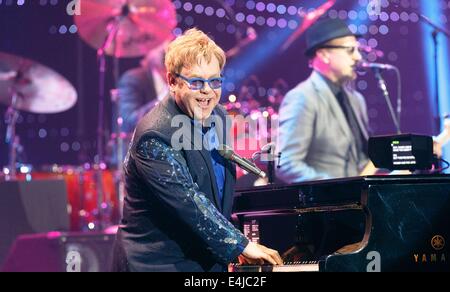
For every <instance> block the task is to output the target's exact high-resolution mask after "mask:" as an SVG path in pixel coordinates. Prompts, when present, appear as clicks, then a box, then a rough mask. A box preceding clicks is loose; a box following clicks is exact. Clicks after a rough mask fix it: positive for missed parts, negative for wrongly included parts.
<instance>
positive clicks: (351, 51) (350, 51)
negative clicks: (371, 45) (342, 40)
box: [320, 45, 360, 55]
mask: <svg viewBox="0 0 450 292" xmlns="http://www.w3.org/2000/svg"><path fill="white" fill-rule="evenodd" d="M320 48H321V49H345V50H347V53H348V54H349V55H353V54H354V53H355V52H356V51H357V50H358V51H359V50H360V47H359V46H333V45H324V46H321V47H320Z"/></svg>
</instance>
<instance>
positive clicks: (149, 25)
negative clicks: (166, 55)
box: [74, 0, 177, 58]
mask: <svg viewBox="0 0 450 292" xmlns="http://www.w3.org/2000/svg"><path fill="white" fill-rule="evenodd" d="M80 3H81V10H80V15H75V16H74V17H75V24H76V25H77V27H78V32H79V34H80V36H81V38H82V39H83V40H84V41H86V42H87V43H88V44H89V45H90V46H91V47H93V48H95V49H100V48H103V47H104V46H105V44H106V43H107V41H106V40H107V39H108V38H109V39H110V43H109V44H107V45H106V46H105V53H106V54H107V55H109V56H115V57H118V58H122V57H140V56H143V55H145V54H147V53H148V51H150V50H152V49H154V48H156V47H158V46H159V45H161V44H162V43H163V42H164V41H167V40H171V39H172V38H173V34H172V31H173V29H174V28H175V27H176V25H177V20H176V12H175V6H174V5H173V3H172V2H171V1H170V0H82V1H81V2H80ZM109 32H110V34H109ZM114 37H115V38H114Z"/></svg>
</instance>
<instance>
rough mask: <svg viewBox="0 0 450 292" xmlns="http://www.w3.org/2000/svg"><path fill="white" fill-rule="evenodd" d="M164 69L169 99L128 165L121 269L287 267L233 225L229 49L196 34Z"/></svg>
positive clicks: (146, 126) (146, 123) (148, 122)
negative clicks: (225, 147)
mask: <svg viewBox="0 0 450 292" xmlns="http://www.w3.org/2000/svg"><path fill="white" fill-rule="evenodd" d="M165 65H166V69H167V72H168V73H167V83H168V85H169V89H170V94H169V96H168V97H167V98H166V99H164V100H163V101H162V102H161V103H160V104H159V105H158V106H156V107H155V108H154V109H153V110H152V111H151V112H150V113H148V114H147V115H146V116H145V117H144V118H143V119H142V120H141V121H140V122H139V124H138V126H137V128H136V130H135V133H134V137H133V140H132V144H131V148H130V150H129V152H128V154H127V158H126V160H125V173H126V188H127V193H128V195H127V197H126V199H125V205H124V214H123V219H122V222H121V226H120V228H119V231H118V234H117V240H116V245H115V252H114V270H115V271H186V272H193V271H200V272H201V271H223V270H224V269H225V267H226V265H227V264H228V263H230V262H232V261H234V260H235V259H237V258H238V257H239V259H240V261H241V262H247V263H258V264H262V263H263V262H267V263H271V264H282V260H281V258H280V256H279V254H278V252H276V251H274V250H272V249H269V248H266V247H264V246H262V245H258V244H255V243H252V242H249V241H248V239H247V238H245V236H244V235H243V234H242V233H241V232H240V231H239V230H238V229H236V228H235V227H234V226H233V225H232V224H231V223H230V222H229V221H228V220H229V218H230V216H231V209H232V202H233V186H234V182H235V166H234V165H233V164H232V163H231V162H230V161H226V160H224V159H223V158H222V157H221V156H220V155H218V151H217V148H218V146H219V145H220V144H222V143H223V141H227V140H226V135H227V132H226V131H224V129H225V128H224V127H223V126H222V125H224V124H225V115H226V112H225V110H224V109H223V108H222V107H220V106H218V102H219V99H220V95H221V87H222V83H223V79H222V76H221V72H222V70H223V67H224V65H225V54H224V52H223V50H222V49H221V48H219V47H218V46H217V45H216V44H215V43H214V42H213V41H212V40H211V39H210V38H209V37H208V36H206V35H205V34H204V33H203V32H201V31H199V30H197V29H191V30H189V31H187V32H186V33H185V34H184V35H182V36H180V37H178V38H177V39H176V40H174V41H173V42H172V43H171V44H170V45H169V47H168V50H167V53H166V59H165ZM199 141H200V143H198V142H199Z"/></svg>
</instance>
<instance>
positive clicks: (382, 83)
mask: <svg viewBox="0 0 450 292" xmlns="http://www.w3.org/2000/svg"><path fill="white" fill-rule="evenodd" d="M372 70H373V73H374V74H375V78H376V79H377V80H378V87H379V88H380V89H381V91H382V92H383V96H384V99H385V100H386V103H387V105H388V108H389V113H390V114H391V117H392V120H393V121H394V125H395V128H396V131H397V134H401V129H400V121H399V119H398V117H397V116H396V115H395V112H394V108H393V106H392V102H391V98H390V97H389V92H388V90H387V86H386V81H385V80H384V78H383V76H382V75H381V70H380V68H372Z"/></svg>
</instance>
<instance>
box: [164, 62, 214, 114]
mask: <svg viewBox="0 0 450 292" xmlns="http://www.w3.org/2000/svg"><path fill="white" fill-rule="evenodd" d="M178 74H180V75H182V76H184V77H186V78H188V79H190V78H203V79H210V78H216V77H220V76H221V68H220V65H219V61H218V60H217V58H215V57H212V58H211V62H209V63H208V61H207V60H206V59H205V58H204V57H202V58H200V59H199V62H197V63H196V64H194V65H192V66H191V67H183V68H182V70H181V72H179V73H178ZM167 78H168V83H169V85H170V91H171V92H172V95H173V96H174V98H175V102H176V103H177V105H178V106H179V107H180V109H181V110H182V111H183V112H184V113H186V114H187V115H188V116H189V117H190V118H193V119H196V120H201V121H204V120H206V119H207V118H209V117H210V116H211V114H212V111H213V110H214V108H215V107H216V106H217V104H218V103H219V100H220V96H221V94H222V89H221V88H219V89H212V88H211V87H210V86H209V84H208V83H206V84H205V86H204V87H203V88H202V89H200V90H193V89H191V88H190V87H189V83H188V82H187V81H186V80H183V79H182V78H180V77H177V76H176V75H174V74H173V73H168V74H167Z"/></svg>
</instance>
